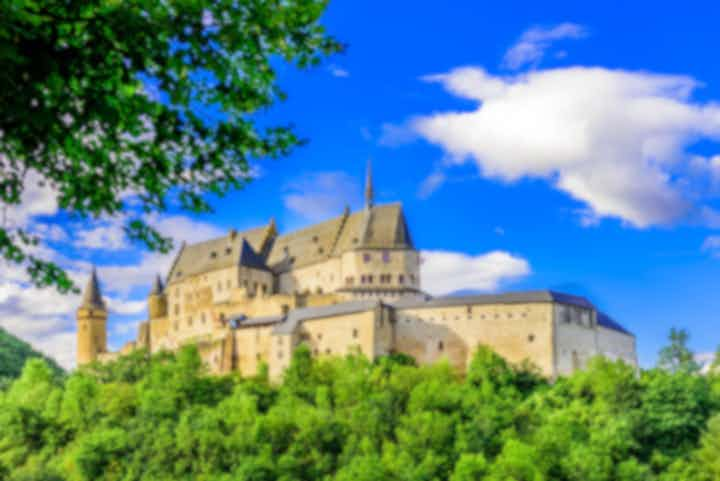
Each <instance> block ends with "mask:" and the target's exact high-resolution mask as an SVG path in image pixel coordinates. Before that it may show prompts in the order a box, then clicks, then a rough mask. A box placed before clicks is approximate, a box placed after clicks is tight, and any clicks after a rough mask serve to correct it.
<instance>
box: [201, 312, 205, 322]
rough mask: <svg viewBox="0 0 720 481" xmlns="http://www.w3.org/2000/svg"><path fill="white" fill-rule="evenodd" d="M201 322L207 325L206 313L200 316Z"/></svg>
mask: <svg viewBox="0 0 720 481" xmlns="http://www.w3.org/2000/svg"><path fill="white" fill-rule="evenodd" d="M200 322H202V323H203V324H205V313H204V312H203V313H201V314H200Z"/></svg>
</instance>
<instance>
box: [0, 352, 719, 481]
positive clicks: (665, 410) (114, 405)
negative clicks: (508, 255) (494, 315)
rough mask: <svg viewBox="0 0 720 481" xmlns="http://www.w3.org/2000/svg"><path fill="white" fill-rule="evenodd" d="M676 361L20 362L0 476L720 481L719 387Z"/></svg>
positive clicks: (683, 358) (671, 355) (1, 426)
mask: <svg viewBox="0 0 720 481" xmlns="http://www.w3.org/2000/svg"><path fill="white" fill-rule="evenodd" d="M681 341H682V340H681ZM688 355H689V353H688V352H687V351H686V349H685V348H684V347H683V346H682V345H681V344H680V345H678V343H677V342H675V343H674V345H673V346H669V347H668V348H665V349H664V350H663V352H662V353H661V357H660V359H661V361H660V363H659V366H658V367H655V368H652V369H647V370H642V371H638V370H636V369H635V368H633V367H630V366H628V365H626V364H624V363H622V362H619V361H618V362H612V361H609V360H607V359H604V358H596V359H594V360H592V361H591V362H590V364H589V366H588V367H587V369H585V370H583V371H580V372H577V373H576V374H574V375H572V376H570V377H567V378H560V379H558V380H556V381H555V382H553V383H549V382H547V381H546V380H544V379H543V378H542V377H540V376H539V375H538V374H537V372H536V370H535V369H533V367H532V366H530V365H528V364H523V365H520V366H512V365H509V364H508V363H507V362H505V361H504V360H503V358H501V357H500V356H498V355H496V354H495V353H494V352H492V351H491V350H489V349H487V348H485V347H479V348H478V350H477V353H476V355H475V356H474V358H473V361H472V363H471V365H470V366H469V368H468V370H467V372H466V373H465V374H464V375H460V374H458V373H456V372H455V371H454V370H453V369H451V367H450V366H449V365H448V364H445V363H438V364H435V365H431V366H417V365H415V363H414V361H413V360H412V359H411V358H409V357H406V356H403V355H392V356H388V357H383V358H380V359H377V360H376V361H374V362H371V361H369V360H367V359H365V358H363V357H361V356H356V355H353V356H347V357H344V358H339V357H338V358H326V359H313V358H312V356H311V355H310V352H309V350H308V349H306V348H305V347H304V346H301V347H299V348H298V349H297V350H296V353H295V355H294V357H293V361H292V364H291V367H290V368H289V369H288V371H287V372H286V374H285V376H284V378H283V380H282V382H281V383H271V382H269V381H268V378H267V373H266V371H264V372H263V373H261V374H260V375H258V376H257V377H253V378H242V377H240V376H239V375H236V374H233V375H227V376H210V375H208V374H207V373H206V372H205V369H204V367H203V363H202V361H201V359H200V357H199V355H198V352H197V350H196V349H195V348H193V347H187V348H185V349H183V350H181V351H179V352H177V353H176V354H169V353H161V354H156V355H152V356H150V355H148V354H147V353H146V352H136V353H134V354H132V355H129V356H126V357H123V358H120V359H119V360H118V361H115V362H114V363H111V364H106V365H93V366H90V367H88V368H84V369H81V370H77V371H75V372H73V373H71V374H70V375H67V376H62V375H58V373H57V372H56V371H54V370H53V369H52V368H50V367H49V366H48V364H47V363H46V362H45V361H43V360H41V359H31V360H30V361H28V362H27V364H26V365H25V368H24V370H23V372H22V375H21V376H20V377H19V378H18V379H16V380H15V381H14V382H13V383H12V384H11V385H9V386H7V387H6V388H4V390H3V391H2V392H0V472H1V473H2V474H0V479H7V480H12V481H20V480H24V481H30V480H35V481H40V480H42V481H51V480H52V481H59V480H68V481H70V480H73V481H76V480H77V481H80V480H87V481H90V480H92V481H98V480H107V481H110V480H113V481H115V480H118V481H119V480H123V481H130V480H145V481H150V480H152V481H163V480H168V481H169V480H196V481H210V480H212V481H230V480H248V481H270V480H283V481H291V480H292V481H296V480H297V481H300V480H307V481H310V480H312V481H317V480H337V481H382V480H407V481H424V480H427V481H431V480H438V481H440V480H450V481H471V480H488V481H508V480H515V481H542V480H548V481H549V480H553V481H563V480H568V481H571V480H572V481H610V480H618V481H641V480H643V481H644V480H659V481H671V480H672V481H712V480H718V479H720V376H719V375H718V374H714V373H713V372H714V371H712V370H711V372H710V373H708V374H700V372H699V370H698V366H697V365H696V364H695V363H694V362H693V361H692V358H691V357H688Z"/></svg>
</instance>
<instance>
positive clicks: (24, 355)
mask: <svg viewBox="0 0 720 481" xmlns="http://www.w3.org/2000/svg"><path fill="white" fill-rule="evenodd" d="M31 358H43V359H44V360H45V361H46V362H47V363H48V364H49V365H50V367H51V368H52V370H53V371H55V373H57V374H60V373H62V369H61V368H60V366H58V365H57V364H56V363H55V362H54V361H52V360H51V359H48V358H47V357H45V356H43V355H42V354H40V353H39V352H37V351H35V350H34V349H33V348H32V346H30V344H28V343H26V342H24V341H22V340H20V339H18V338H17V337H15V336H13V335H11V334H10V333H8V332H7V331H6V330H4V329H3V328H2V327H0V389H2V386H3V384H5V382H9V380H11V379H14V378H16V377H18V376H19V375H20V373H21V372H22V369H23V366H24V365H25V361H27V360H28V359H31ZM3 379H7V380H8V381H3Z"/></svg>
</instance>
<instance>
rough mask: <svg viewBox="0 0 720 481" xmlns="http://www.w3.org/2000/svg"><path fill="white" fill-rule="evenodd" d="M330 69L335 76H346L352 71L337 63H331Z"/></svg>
mask: <svg viewBox="0 0 720 481" xmlns="http://www.w3.org/2000/svg"><path fill="white" fill-rule="evenodd" d="M328 70H329V71H330V74H331V75H332V76H333V77H340V78H345V77H349V76H350V72H348V71H347V70H345V69H344V68H341V67H338V66H337V65H330V66H329V67H328Z"/></svg>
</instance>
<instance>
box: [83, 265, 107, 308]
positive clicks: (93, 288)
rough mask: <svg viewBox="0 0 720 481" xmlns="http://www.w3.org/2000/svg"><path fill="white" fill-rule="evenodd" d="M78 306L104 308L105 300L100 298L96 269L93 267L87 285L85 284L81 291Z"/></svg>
mask: <svg viewBox="0 0 720 481" xmlns="http://www.w3.org/2000/svg"><path fill="white" fill-rule="evenodd" d="M80 307H84V308H91V309H105V301H104V300H103V298H102V293H101V292H100V282H99V281H98V277H97V271H96V270H95V268H94V267H93V270H92V273H91V274H90V279H88V282H87V285H86V286H85V292H83V298H82V303H81V304H80Z"/></svg>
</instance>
